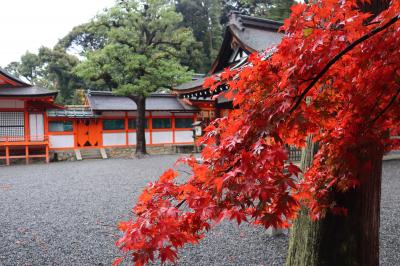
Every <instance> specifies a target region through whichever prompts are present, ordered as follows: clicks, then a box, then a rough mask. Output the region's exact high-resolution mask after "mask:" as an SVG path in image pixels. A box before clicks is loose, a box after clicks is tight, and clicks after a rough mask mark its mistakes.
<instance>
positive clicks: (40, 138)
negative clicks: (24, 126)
mask: <svg viewBox="0 0 400 266" xmlns="http://www.w3.org/2000/svg"><path fill="white" fill-rule="evenodd" d="M48 141H49V136H47V135H33V136H30V135H27V136H0V146H5V145H16V144H17V143H32V145H35V143H36V144H37V143H38V142H39V143H48Z"/></svg>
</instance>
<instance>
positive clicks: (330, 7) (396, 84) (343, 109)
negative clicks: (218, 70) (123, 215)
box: [116, 0, 400, 265]
mask: <svg viewBox="0 0 400 266" xmlns="http://www.w3.org/2000/svg"><path fill="white" fill-rule="evenodd" d="M360 3H361V4H360ZM368 3H369V1H361V2H360V1H358V0H348V1H322V0H320V1H312V3H310V4H298V5H296V6H294V7H292V14H291V17H290V19H289V20H286V21H285V25H284V30H285V33H286V35H285V37H284V38H283V40H282V42H281V44H280V45H278V47H276V48H275V49H272V50H268V51H265V53H263V54H253V55H251V57H250V58H249V62H248V64H247V65H246V66H244V67H243V68H242V69H239V70H235V71H233V70H229V69H227V70H226V71H225V72H224V73H223V74H222V75H220V76H219V77H218V78H215V79H209V80H207V81H206V83H205V86H209V87H211V89H215V88H216V87H218V86H220V85H221V84H222V83H227V84H228V85H229V87H230V93H228V95H227V97H230V98H232V99H233V103H234V106H236V107H237V109H235V110H234V111H233V112H232V113H231V114H229V116H227V117H223V118H220V119H217V120H216V121H215V122H214V123H212V125H210V126H209V127H208V129H207V133H206V134H205V136H204V137H203V139H202V143H203V144H206V146H205V148H204V150H203V152H202V163H199V162H197V160H196V159H195V158H193V157H189V158H184V159H181V160H180V162H183V163H186V164H187V165H189V166H190V167H191V170H192V174H191V175H190V176H189V177H188V179H187V180H186V181H185V182H183V183H182V182H178V181H177V179H176V177H177V176H178V173H177V172H176V171H175V170H172V169H170V170H168V171H166V172H165V173H164V174H163V175H162V176H161V177H160V178H159V180H158V181H156V182H154V183H151V184H150V185H149V186H148V187H147V188H146V189H145V190H144V191H143V193H142V194H141V196H140V197H139V200H138V203H137V204H136V206H135V207H134V209H133V212H134V215H135V216H134V217H133V218H132V220H130V221H125V222H120V223H119V228H120V230H121V231H122V232H123V233H124V235H123V236H122V237H121V238H120V239H119V241H118V242H117V245H118V246H119V247H120V248H121V249H122V250H123V251H125V252H126V253H127V254H129V255H131V256H132V258H133V261H134V262H135V263H136V265H142V264H145V263H147V262H149V261H150V260H154V259H155V258H158V259H160V260H161V261H162V262H164V261H167V260H168V261H171V262H176V260H177V251H178V249H179V248H181V247H182V246H183V245H185V244H186V243H197V242H198V241H199V240H200V239H202V238H203V237H204V233H205V231H208V230H209V229H210V228H211V227H212V226H214V225H215V224H217V223H219V222H220V221H221V220H223V219H230V220H235V221H237V223H238V224H240V223H241V222H248V223H250V224H253V225H261V226H264V227H266V228H268V227H271V226H273V227H289V226H290V224H291V222H292V221H293V220H294V219H295V218H296V217H297V215H298V214H299V210H300V206H301V205H302V204H303V205H305V206H306V207H307V208H308V210H309V215H310V216H311V217H312V219H322V218H323V217H325V216H326V215H327V214H328V213H335V214H342V215H345V214H346V212H347V209H346V208H345V206H343V205H341V204H340V203H341V202H340V201H335V199H336V198H335V197H336V196H337V195H338V194H343V193H346V192H348V191H350V190H353V189H357V188H359V187H362V186H363V183H365V182H366V181H367V180H368V178H367V177H368V176H369V175H370V173H371V172H373V171H372V168H373V165H374V161H373V160H374V159H376V156H371V154H374V155H376V154H377V155H380V157H379V156H378V157H377V158H378V159H380V160H381V159H382V154H383V153H384V152H386V151H388V150H390V149H392V148H394V147H399V146H400V145H399V142H398V140H394V139H391V138H390V134H389V133H388V129H391V130H392V131H394V132H399V129H400V126H399V125H400V97H399V95H400V69H399V66H400V53H399V50H398V47H400V31H399V20H400V13H399V10H400V2H399V1H392V2H391V3H390V4H387V6H386V7H385V8H387V9H382V10H383V11H382V10H381V11H382V12H381V13H379V15H376V16H372V15H371V13H365V12H363V5H368ZM387 3H389V2H387ZM377 14H378V13H377ZM306 98H307V99H308V100H307V101H305V99H306ZM310 134H312V135H314V139H315V140H316V141H318V143H319V146H320V149H319V151H318V153H317V154H316V156H315V159H314V160H313V163H312V165H311V166H310V167H309V168H307V169H306V170H305V171H304V172H301V171H300V169H299V168H298V167H297V166H295V165H293V164H292V163H291V162H287V160H288V156H287V152H286V150H285V144H292V145H296V146H298V147H304V145H305V140H306V137H307V136H309V135H310ZM371 197H372V196H371ZM363 200H364V201H365V202H367V203H368V200H369V198H368V197H367V198H363ZM183 205H184V206H185V208H181V207H182V206H183ZM363 215H364V214H363ZM363 217H364V218H365V219H369V217H367V216H363ZM359 227H360V230H361V231H362V230H363V228H362V227H361V226H359ZM364 231H365V230H364ZM364 252H365V251H364ZM363 254H364V253H363ZM122 259H123V258H120V259H118V260H116V262H117V263H118V262H121V261H122Z"/></svg>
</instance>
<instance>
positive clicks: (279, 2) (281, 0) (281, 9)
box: [263, 0, 295, 21]
mask: <svg viewBox="0 0 400 266" xmlns="http://www.w3.org/2000/svg"><path fill="white" fill-rule="evenodd" d="M294 4H295V1H294V0H271V3H270V5H269V8H268V9H266V10H265V11H264V12H265V13H264V14H263V16H264V17H266V18H269V19H273V20H278V21H283V20H284V19H286V18H288V17H289V16H290V12H291V10H290V8H291V7H292V5H294Z"/></svg>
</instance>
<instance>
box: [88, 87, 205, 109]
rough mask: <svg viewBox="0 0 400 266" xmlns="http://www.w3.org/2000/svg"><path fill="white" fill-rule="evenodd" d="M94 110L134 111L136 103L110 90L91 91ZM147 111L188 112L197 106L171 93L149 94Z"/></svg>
mask: <svg viewBox="0 0 400 266" xmlns="http://www.w3.org/2000/svg"><path fill="white" fill-rule="evenodd" d="M87 97H88V101H89V105H90V107H91V108H92V110H94V111H136V110H137V106H136V103H135V102H134V101H133V100H131V99H130V98H128V97H125V96H116V95H114V94H112V93H111V92H93V91H91V92H90V93H88V95H87ZM146 110H147V111H174V112H190V111H197V108H195V107H193V106H190V105H187V104H185V103H183V102H181V101H179V100H178V99H177V97H176V96H175V95H173V94H151V95H150V96H148V97H147V98H146Z"/></svg>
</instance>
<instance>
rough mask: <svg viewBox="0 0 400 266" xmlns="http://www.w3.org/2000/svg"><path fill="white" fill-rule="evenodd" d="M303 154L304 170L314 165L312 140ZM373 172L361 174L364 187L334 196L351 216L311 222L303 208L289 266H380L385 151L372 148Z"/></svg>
mask: <svg viewBox="0 0 400 266" xmlns="http://www.w3.org/2000/svg"><path fill="white" fill-rule="evenodd" d="M307 141H308V145H307V147H306V149H305V150H303V155H302V168H303V169H306V168H307V167H308V166H309V165H310V164H311V161H312V155H313V151H315V149H314V148H315V146H314V144H312V141H311V138H309V139H308V140H307ZM370 151H371V152H370V153H369V156H368V158H362V159H363V160H365V161H366V162H368V161H369V162H370V164H371V166H372V167H371V169H369V170H365V171H363V172H362V173H361V174H360V177H359V179H360V181H361V184H360V186H358V187H357V188H356V189H352V190H350V191H347V192H346V193H339V192H333V193H334V198H335V201H336V202H337V203H338V204H339V205H340V206H344V207H346V208H347V209H348V212H349V213H348V216H342V215H334V214H332V213H328V214H327V216H326V217H325V218H323V219H321V220H319V221H311V220H310V218H309V216H308V211H307V209H305V208H303V209H302V212H301V214H300V216H299V217H298V219H297V220H296V221H295V223H294V225H293V227H292V229H291V233H290V240H289V252H288V257H287V261H286V265H287V266H294V265H296V266H303V265H304V266H305V265H307V266H316V265H362V266H364V265H365V266H376V265H379V225H380V218H379V217H380V197H381V195H380V193H381V171H382V157H383V151H382V150H381V149H380V148H378V147H376V148H371V149H370Z"/></svg>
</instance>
